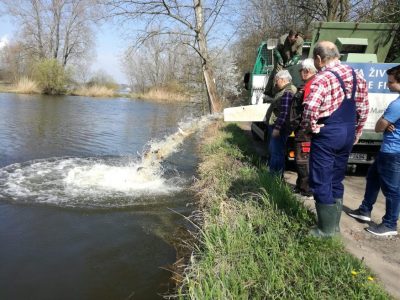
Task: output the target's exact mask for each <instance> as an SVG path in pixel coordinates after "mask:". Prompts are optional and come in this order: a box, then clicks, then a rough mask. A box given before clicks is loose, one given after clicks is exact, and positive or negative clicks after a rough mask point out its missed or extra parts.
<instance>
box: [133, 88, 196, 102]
mask: <svg viewBox="0 0 400 300" xmlns="http://www.w3.org/2000/svg"><path fill="white" fill-rule="evenodd" d="M134 97H135V98H138V99H148V100H154V101H160V102H184V101H187V100H188V99H189V98H190V97H188V95H185V94H184V93H180V92H176V91H171V90H169V89H168V88H162V87H159V88H153V89H150V90H149V91H148V92H146V93H141V94H135V95H134Z"/></svg>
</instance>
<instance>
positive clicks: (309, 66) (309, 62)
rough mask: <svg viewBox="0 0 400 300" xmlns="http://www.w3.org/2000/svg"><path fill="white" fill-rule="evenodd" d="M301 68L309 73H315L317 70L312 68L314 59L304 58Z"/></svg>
mask: <svg viewBox="0 0 400 300" xmlns="http://www.w3.org/2000/svg"><path fill="white" fill-rule="evenodd" d="M301 68H302V69H306V70H308V71H309V72H311V73H317V69H316V68H315V66H314V59H312V58H306V59H305V60H303V61H302V62H301Z"/></svg>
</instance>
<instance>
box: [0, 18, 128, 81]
mask: <svg viewBox="0 0 400 300" xmlns="http://www.w3.org/2000/svg"><path fill="white" fill-rule="evenodd" d="M16 30H17V28H16V27H15V26H14V25H13V24H12V22H11V20H10V18H8V17H6V16H1V17H0V47H1V46H2V45H3V44H4V43H6V42H9V41H12V38H13V36H14V34H15V32H16ZM127 46H128V45H127V44H126V41H123V39H122V38H121V37H120V35H119V33H118V31H117V30H116V29H115V27H113V26H112V25H110V24H105V25H103V26H102V27H101V28H99V29H96V46H95V47H96V51H95V52H96V59H94V61H93V63H92V71H93V72H95V71H97V70H103V71H105V72H106V73H107V74H109V75H111V76H112V77H113V78H114V80H115V81H116V82H118V83H126V82H127V80H126V78H125V76H124V74H123V73H122V71H121V66H120V65H121V63H120V61H119V57H121V55H122V53H123V51H124V49H125V48H126V47H127Z"/></svg>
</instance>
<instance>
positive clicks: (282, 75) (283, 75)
mask: <svg viewBox="0 0 400 300" xmlns="http://www.w3.org/2000/svg"><path fill="white" fill-rule="evenodd" d="M278 79H285V80H287V81H288V82H292V76H290V73H289V71H288V70H281V71H279V72H278V73H276V75H275V81H276V80H278Z"/></svg>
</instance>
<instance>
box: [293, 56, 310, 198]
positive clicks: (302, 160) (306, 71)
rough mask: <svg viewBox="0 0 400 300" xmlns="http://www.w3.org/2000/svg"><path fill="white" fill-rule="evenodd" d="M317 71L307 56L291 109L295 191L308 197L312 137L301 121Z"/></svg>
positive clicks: (303, 62) (302, 66)
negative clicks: (295, 172) (300, 82)
mask: <svg viewBox="0 0 400 300" xmlns="http://www.w3.org/2000/svg"><path fill="white" fill-rule="evenodd" d="M316 73H317V69H316V68H315V66H314V60H313V59H312V58H307V59H305V60H304V61H302V63H301V69H300V77H301V79H302V80H303V82H304V83H303V84H302V85H301V86H299V87H298V89H297V93H296V94H295V95H294V97H293V101H292V107H291V109H290V129H291V131H294V135H295V136H294V141H295V162H296V171H297V181H296V187H295V192H296V193H300V194H301V195H302V196H306V197H311V196H312V193H311V191H310V187H309V185H308V173H309V171H308V156H309V154H310V141H311V138H310V136H309V135H308V134H306V133H305V132H304V130H302V128H301V127H300V123H301V118H302V115H303V109H304V106H303V100H304V98H305V97H306V96H308V94H309V93H310V86H311V82H312V79H313V78H314V75H315V74H316Z"/></svg>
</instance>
